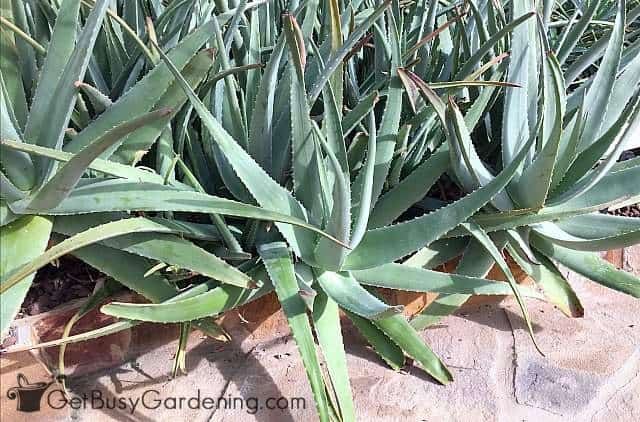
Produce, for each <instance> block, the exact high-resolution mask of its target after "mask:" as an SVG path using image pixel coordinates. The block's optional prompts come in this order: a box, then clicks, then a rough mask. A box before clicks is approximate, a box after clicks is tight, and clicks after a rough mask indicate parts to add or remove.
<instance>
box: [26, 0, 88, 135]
mask: <svg viewBox="0 0 640 422" xmlns="http://www.w3.org/2000/svg"><path fill="white" fill-rule="evenodd" d="M80 3H81V2H80V0H70V1H65V2H63V3H62V4H61V5H60V10H59V11H58V16H57V18H56V22H55V26H54V27H53V33H52V34H51V41H50V42H49V45H48V47H47V55H46V57H45V60H44V63H43V65H42V69H41V72H40V79H39V80H38V85H37V87H36V91H35V95H34V97H33V99H32V102H31V109H30V112H29V117H28V120H27V125H26V127H25V139H26V140H27V141H28V142H35V141H36V140H37V139H38V137H39V136H40V134H41V133H42V132H46V131H45V130H44V128H45V127H48V126H47V125H48V124H49V123H50V121H49V119H50V117H51V116H50V115H49V113H48V112H47V111H48V110H49V106H50V105H51V104H52V103H54V102H56V101H58V100H60V98H58V97H55V96H54V94H55V90H56V87H57V86H58V83H59V82H60V80H61V79H62V77H63V74H64V71H65V66H67V63H68V62H69V60H70V58H71V55H72V54H73V49H74V45H75V43H76V38H77V36H78V32H77V29H78V28H77V25H78V12H79V10H80ZM98 26H99V25H98ZM76 80H77V79H76ZM65 123H66V122H65ZM50 146H53V145H50Z"/></svg>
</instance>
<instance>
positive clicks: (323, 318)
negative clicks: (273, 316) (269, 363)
mask: <svg viewBox="0 0 640 422" xmlns="http://www.w3.org/2000/svg"><path fill="white" fill-rule="evenodd" d="M312 316H313V327H314V328H315V331H316V335H317V336H318V343H320V349H321V350H322V355H323V356H324V360H325V362H326V365H327V370H328V371H329V376H330V377H331V384H332V385H333V390H334V391H335V395H336V398H337V400H338V406H339V409H340V416H341V419H342V420H343V421H355V420H356V413H355V407H354V404H353V397H352V394H351V385H350V383H349V371H348V369H347V355H346V354H345V351H344V341H343V339H342V331H341V328H340V325H341V324H340V309H339V308H338V304H337V303H336V302H334V301H333V300H332V299H331V298H330V297H329V296H327V294H326V293H325V292H324V291H322V289H318V292H317V295H316V298H315V300H314V302H313V313H312Z"/></svg>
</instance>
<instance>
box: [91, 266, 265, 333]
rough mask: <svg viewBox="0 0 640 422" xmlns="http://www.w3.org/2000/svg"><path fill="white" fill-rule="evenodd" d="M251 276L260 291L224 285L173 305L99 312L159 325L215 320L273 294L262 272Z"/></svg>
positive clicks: (120, 307)
mask: <svg viewBox="0 0 640 422" xmlns="http://www.w3.org/2000/svg"><path fill="white" fill-rule="evenodd" d="M249 274H250V276H251V278H252V279H253V280H256V281H257V282H261V283H262V286H261V287H260V288H258V289H243V288H240V287H236V286H231V285H222V286H219V287H215V288H212V289H208V290H207V291H205V292H202V293H200V294H198V295H195V296H190V297H188V298H180V299H176V300H174V301H169V300H165V301H164V302H162V303H157V304H146V303H120V302H112V303H109V304H107V305H104V306H103V307H102V308H101V309H100V310H101V311H102V313H105V314H107V315H112V316H115V317H118V318H127V319H132V320H139V321H150V322H160V323H174V322H185V321H192V320H194V319H198V318H205V317H209V316H216V315H220V314H222V313H223V312H225V311H228V310H229V309H234V308H236V307H238V306H240V305H243V304H245V303H248V302H251V301H253V300H255V299H258V298H260V297H262V296H264V295H266V294H267V293H270V292H271V291H273V287H272V285H271V282H270V281H269V278H268V277H267V275H266V273H265V272H264V271H263V270H261V271H254V272H249ZM196 287H197V286H196Z"/></svg>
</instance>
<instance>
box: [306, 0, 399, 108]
mask: <svg viewBox="0 0 640 422" xmlns="http://www.w3.org/2000/svg"><path fill="white" fill-rule="evenodd" d="M390 3H391V0H384V1H383V2H382V3H381V4H380V5H379V6H377V7H376V8H375V9H374V10H373V12H371V14H370V15H369V16H367V18H366V19H365V20H364V21H363V22H362V23H361V24H360V25H358V26H357V27H356V28H354V30H353V31H352V32H351V34H350V35H349V37H348V38H347V39H346V40H345V41H344V43H343V44H342V46H341V47H340V48H339V49H338V50H337V51H335V52H334V53H333V54H332V55H331V57H329V59H328V60H326V61H325V65H324V69H323V70H322V72H321V73H320V74H319V75H317V77H316V78H315V79H314V80H313V81H312V83H310V84H309V100H310V101H309V103H310V104H313V103H314V102H315V100H316V99H317V98H318V96H319V95H320V93H321V92H322V89H323V88H324V85H325V84H326V83H327V82H328V81H329V78H331V76H332V75H333V73H334V72H335V71H336V69H337V68H338V67H339V66H340V65H341V64H342V61H343V60H344V58H345V57H346V56H347V54H349V52H350V51H351V49H352V48H353V47H354V46H355V45H356V43H357V42H358V41H359V40H360V39H361V38H362V36H363V35H364V34H365V33H366V31H367V30H368V29H369V28H370V27H371V26H372V25H373V24H374V22H375V21H376V20H377V19H378V18H379V17H380V15H382V13H384V11H385V10H386V9H387V8H388V7H389V4H390Z"/></svg>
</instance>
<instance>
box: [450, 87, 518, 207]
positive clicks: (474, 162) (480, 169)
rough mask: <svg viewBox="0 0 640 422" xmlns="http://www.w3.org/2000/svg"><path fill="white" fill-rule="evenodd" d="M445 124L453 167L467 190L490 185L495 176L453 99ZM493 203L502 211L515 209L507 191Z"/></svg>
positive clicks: (501, 193)
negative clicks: (478, 151) (479, 154)
mask: <svg viewBox="0 0 640 422" xmlns="http://www.w3.org/2000/svg"><path fill="white" fill-rule="evenodd" d="M444 124H445V125H446V127H447V138H448V139H449V143H450V147H449V151H450V152H451V154H450V156H451V166H452V168H453V170H454V172H455V174H456V176H457V177H458V179H459V180H460V181H461V183H462V185H463V186H464V187H465V189H466V190H467V191H473V190H474V189H477V188H478V187H480V186H485V185H487V184H488V183H490V182H491V181H492V180H493V179H494V178H495V176H494V175H493V174H491V172H490V171H489V169H488V168H487V167H486V166H485V165H484V163H483V162H482V161H481V160H480V157H479V156H478V153H477V152H476V149H475V146H474V145H473V142H472V140H471V134H470V133H469V129H468V128H467V125H466V123H465V120H464V118H463V117H462V113H460V110H459V109H458V106H457V105H456V104H455V103H454V102H453V100H452V99H451V98H450V99H449V104H448V106H447V110H446V112H445V121H444ZM491 203H492V204H493V205H494V206H495V207H496V208H498V209H501V210H508V209H513V208H514V205H513V202H512V201H511V198H510V197H509V195H508V194H507V192H506V190H502V191H500V192H498V194H497V195H496V196H495V198H493V199H492V200H491Z"/></svg>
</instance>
